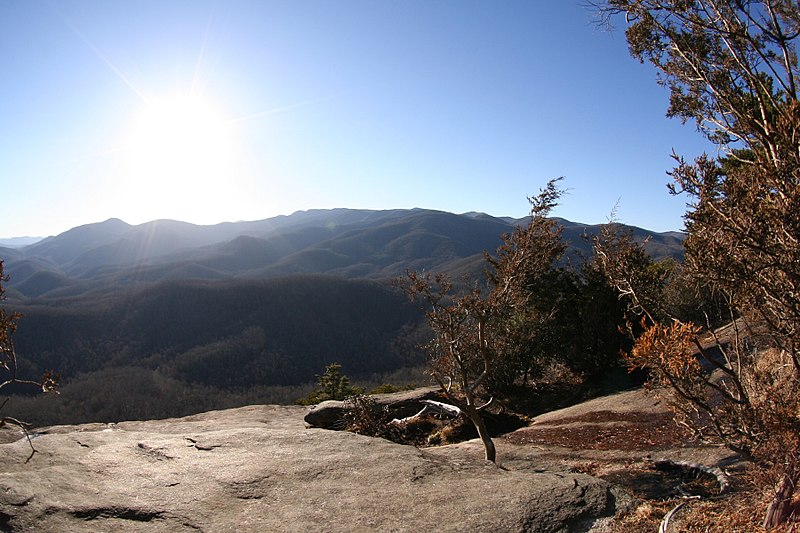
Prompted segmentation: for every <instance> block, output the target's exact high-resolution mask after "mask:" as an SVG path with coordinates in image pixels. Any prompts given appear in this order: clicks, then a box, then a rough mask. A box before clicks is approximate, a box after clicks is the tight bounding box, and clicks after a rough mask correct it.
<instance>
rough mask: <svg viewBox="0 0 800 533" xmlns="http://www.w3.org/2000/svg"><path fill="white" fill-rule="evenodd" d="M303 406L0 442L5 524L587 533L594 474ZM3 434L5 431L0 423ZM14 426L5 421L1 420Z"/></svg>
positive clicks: (608, 500) (602, 490) (599, 490)
mask: <svg viewBox="0 0 800 533" xmlns="http://www.w3.org/2000/svg"><path fill="white" fill-rule="evenodd" d="M305 412H306V410H305V409H304V408H301V407H295V406H251V407H243V408H239V409H232V410H226V411H216V412H209V413H204V414H200V415H195V416H190V417H186V418H180V419H172V420H159V421H147V422H123V423H119V424H108V425H107V424H90V425H81V426H59V427H52V428H47V429H45V430H42V431H41V432H39V433H36V434H35V435H34V439H33V444H34V445H35V447H36V449H37V453H36V454H35V456H34V457H33V458H32V459H31V460H30V461H29V462H28V463H27V464H26V463H25V458H26V457H27V456H28V454H29V447H28V444H27V442H26V441H25V440H24V439H20V440H16V441H15V442H11V443H8V444H2V445H0V461H2V465H3V468H2V472H0V529H4V530H8V531H37V532H38V531H42V532H48V531H49V532H56V531H57V532H63V531H73V532H80V531H147V532H153V531H169V532H170V533H180V532H183V531H187V532H189V531H192V532H197V531H206V532H217V531H237V532H238V531H243V532H247V531H253V532H256V531H259V532H261V531H331V532H336V531H342V532H344V531H347V532H350V531H434V530H437V531H536V532H548V531H552V532H556V531H565V532H566V531H586V530H588V528H589V527H590V526H591V524H593V523H594V521H595V520H596V519H597V518H598V517H602V516H607V515H609V514H613V512H614V509H613V507H614V503H613V497H612V496H611V493H610V491H609V486H608V485H607V484H606V483H605V482H604V481H602V480H599V479H596V478H593V477H590V476H587V475H584V474H575V473H569V472H566V471H546V470H535V469H534V468H532V467H531V465H527V466H526V465H524V464H523V462H521V461H515V462H514V463H513V465H510V466H511V467H510V468H509V469H508V470H504V469H501V468H498V467H496V466H495V465H493V464H490V463H485V462H483V461H482V460H481V459H480V456H481V451H480V448H479V446H470V445H469V444H468V443H467V444H465V445H461V446H454V447H445V448H441V449H437V450H421V449H417V448H413V447H410V446H403V445H399V444H394V443H391V442H388V441H385V440H382V439H375V438H369V437H364V436H361V435H356V434H352V433H348V432H338V431H328V430H323V429H306V428H305V427H304V423H303V415H304V414H305ZM4 431H5V430H4ZM8 431H10V430H8Z"/></svg>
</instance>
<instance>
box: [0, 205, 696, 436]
mask: <svg viewBox="0 0 800 533" xmlns="http://www.w3.org/2000/svg"><path fill="white" fill-rule="evenodd" d="M525 222H526V219H523V220H513V219H503V218H495V217H491V216H488V215H484V214H480V213H469V214H465V215H455V214H451V213H444V212H439V211H429V210H422V209H412V210H393V211H367V210H349V209H336V210H319V211H307V212H298V213H295V214H294V215H291V216H288V217H276V218H273V219H268V220H263V221H256V222H238V223H227V224H219V225H216V226H195V225H192V224H186V223H182V222H176V221H154V222H150V223H147V224H142V225H139V226H131V225H129V224H126V223H125V222H122V221H121V220H116V219H111V220H107V221H105V222H101V223H97V224H89V225H86V226H81V227H78V228H74V229H72V230H70V231H67V232H65V233H63V234H61V235H58V236H55V237H50V238H48V239H44V240H42V241H40V242H38V243H36V244H33V245H31V246H28V247H23V248H18V249H0V259H4V260H5V266H6V272H7V273H8V274H9V275H10V280H9V282H8V284H7V287H8V293H7V295H8V297H9V299H8V302H7V303H8V304H9V305H10V306H13V308H14V309H17V310H19V311H21V312H22V313H24V315H25V316H24V318H22V319H21V320H20V321H19V329H18V330H17V332H16V334H15V341H16V345H17V350H18V353H19V364H20V368H19V370H20V374H21V375H27V376H38V375H41V373H42V372H44V371H47V370H53V371H55V372H58V373H60V374H61V377H62V387H61V390H62V393H61V395H60V396H46V397H23V398H17V397H15V398H14V399H13V400H12V404H11V405H10V406H9V407H10V408H11V409H13V411H14V413H15V414H18V415H19V416H21V417H22V418H24V419H25V420H28V421H30V422H32V423H34V424H44V423H63V422H81V421H90V420H120V419H126V418H153V417H161V416H177V415H182V414H188V413H191V412H196V411H199V410H203V409H212V408H217V407H223V406H230V405H237V404H242V403H247V402H254V401H262V402H263V401H269V402H275V403H280V402H292V401H294V400H296V399H297V398H300V397H301V396H304V395H305V394H307V393H308V391H309V389H310V387H311V384H313V382H314V376H315V375H316V374H319V373H321V372H322V371H323V370H324V368H325V366H326V365H328V364H330V363H333V362H339V363H341V364H342V365H343V369H344V371H345V372H346V373H347V374H348V375H349V376H351V377H352V378H354V379H355V380H372V381H375V382H376V383H377V382H379V381H383V380H392V379H393V380H394V381H397V382H407V381H413V379H420V380H424V379H425V378H424V377H422V376H421V374H420V373H419V371H417V373H416V374H414V373H413V372H414V371H413V370H409V369H414V368H416V369H419V368H421V366H422V365H423V364H424V363H425V361H426V359H425V356H424V355H423V354H422V351H421V348H420V347H421V345H422V344H424V342H425V341H426V340H427V339H428V335H429V333H428V330H427V329H426V326H425V324H424V320H423V313H422V310H421V309H420V308H419V307H418V306H417V305H415V304H411V303H409V302H408V300H407V298H406V296H405V295H403V294H402V293H401V292H400V291H399V290H398V289H396V288H393V287H392V283H391V282H392V280H394V279H396V278H397V277H398V276H401V275H403V274H404V272H405V271H406V270H407V269H412V270H417V271H420V272H447V273H449V274H450V275H451V276H453V277H454V279H461V277H462V276H466V279H469V280H477V279H480V278H481V277H482V276H483V270H484V268H486V263H485V260H484V255H483V254H484V251H487V250H488V251H493V250H495V249H496V248H497V246H498V245H499V244H500V243H501V242H502V240H501V237H502V235H503V234H505V233H509V232H511V231H512V230H513V229H514V228H515V227H516V225H518V224H524V223H525ZM557 222H558V224H559V225H560V226H561V227H562V228H563V237H564V240H565V242H566V243H567V244H568V247H569V249H568V252H567V253H566V254H565V256H564V257H565V264H570V265H572V267H576V268H577V267H578V266H579V264H580V262H581V261H582V260H583V258H586V257H589V256H590V254H591V250H590V245H589V242H588V240H587V239H586V238H585V236H586V235H591V234H593V233H596V231H597V227H594V226H586V225H583V224H576V223H572V222H569V221H566V220H561V219H558V220H557ZM634 235H635V236H636V237H637V239H639V240H644V239H646V238H649V242H648V244H647V246H649V247H650V248H649V249H650V250H651V251H652V253H653V254H654V255H656V256H659V257H675V256H679V255H680V251H681V247H680V243H681V235H680V234H654V233H651V232H647V231H645V230H639V229H634ZM572 296H573V297H574V295H572ZM564 297H566V296H564ZM581 305H583V304H581ZM573 307H574V310H577V309H578V308H579V307H580V305H578V304H575V305H574V306H573ZM396 372H400V373H401V374H402V375H401V376H395V377H394V378H389V377H385V376H388V375H389V374H391V373H396ZM412 376H416V378H412Z"/></svg>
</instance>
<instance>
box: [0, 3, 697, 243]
mask: <svg viewBox="0 0 800 533" xmlns="http://www.w3.org/2000/svg"><path fill="white" fill-rule="evenodd" d="M582 3H583V2H582V0H577V1H572V0H538V1H533V0H506V1H502V2H497V1H489V0H484V1H468V0H452V1H450V0H406V1H388V0H385V1H384V0H364V1H355V0H325V1H323V0H315V1H312V0H280V1H277V0H259V1H239V0H226V1H217V2H210V1H201V0H192V1H186V2H178V1H166V0H161V1H156V2H147V1H141V0H137V1H128V2H122V1H114V2H101V1H66V0H59V1H58V2H43V1H39V0H6V1H4V2H2V3H0V185H2V196H1V197H2V199H3V202H2V218H0V237H12V236H23V235H40V236H45V235H51V234H56V233H59V232H62V231H64V230H66V229H69V228H71V227H74V226H77V225H81V224H86V223H90V222H97V221H101V220H105V219H107V218H110V217H118V218H122V219H123V220H125V221H126V222H129V223H133V224H136V223H141V222H145V221H148V220H152V219H156V218H173V219H179V220H186V221H189V222H194V223H199V224H211V223H216V222H221V221H228V220H256V219H262V218H267V217H270V216H275V215H279V214H289V213H291V212H293V211H295V210H299V209H312V208H332V207H351V208H369V209H388V208H410V207H424V208H431V209H440V210H446V211H452V212H466V211H483V212H487V213H489V214H492V215H498V216H505V215H508V216H515V217H516V216H523V215H525V214H527V211H528V204H527V201H526V197H527V196H530V195H533V194H536V192H537V191H538V189H539V187H541V186H542V185H543V184H544V183H545V182H546V181H547V180H548V179H549V178H552V177H557V176H561V175H563V176H566V181H565V186H566V187H568V188H569V189H571V190H570V193H569V195H568V196H566V197H564V199H563V202H562V205H561V206H560V207H559V208H558V210H557V211H556V212H555V214H556V215H558V216H563V217H565V218H568V219H570V220H574V221H577V222H586V223H599V222H604V221H606V219H607V216H608V214H609V213H610V211H611V209H612V208H613V206H614V204H615V203H616V202H617V200H618V199H619V202H620V203H619V209H618V215H619V218H620V219H621V221H623V222H626V223H630V224H635V225H639V226H644V227H647V228H651V229H655V230H660V231H666V230H672V229H680V228H681V227H682V220H681V215H682V213H683V211H684V199H682V198H672V197H670V196H669V195H668V193H667V191H666V188H665V183H667V181H668V177H667V176H666V175H665V172H666V171H667V170H668V169H669V168H671V166H672V162H671V159H670V153H671V151H672V149H675V150H676V151H677V152H679V153H682V154H685V155H687V156H691V157H693V156H695V155H697V154H699V153H700V152H701V151H702V150H704V149H709V147H708V145H707V144H706V143H705V142H704V141H703V139H702V137H701V136H700V135H699V134H698V133H697V132H696V131H695V129H694V126H693V125H691V124H689V125H685V126H684V125H681V124H680V122H679V121H675V120H669V119H667V118H665V117H664V113H665V110H666V105H667V93H666V91H665V90H664V89H662V88H661V87H659V86H657V85H656V83H655V72H654V70H653V69H652V68H650V67H649V66H646V65H640V64H639V63H638V62H637V61H635V60H633V59H631V58H630V56H629V55H628V52H627V46H626V43H625V39H624V34H623V32H622V29H621V28H620V29H619V30H618V31H616V32H615V33H612V34H609V33H606V32H603V31H599V30H598V29H597V28H596V27H595V26H594V25H593V22H592V14H591V12H590V11H588V10H587V9H586V8H585V7H582V5H581V4H582Z"/></svg>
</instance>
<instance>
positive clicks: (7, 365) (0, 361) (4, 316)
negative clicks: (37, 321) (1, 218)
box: [0, 261, 58, 462]
mask: <svg viewBox="0 0 800 533" xmlns="http://www.w3.org/2000/svg"><path fill="white" fill-rule="evenodd" d="M3 268H4V266H3V261H0V301H3V300H5V287H4V286H3V284H4V283H7V282H8V276H6V275H5V274H4V270H3ZM20 317H22V315H21V314H20V313H18V312H16V311H11V312H8V311H6V309H5V308H4V307H0V371H3V372H5V374H6V376H5V379H4V380H3V381H0V391H3V389H7V388H10V387H12V386H14V385H31V386H34V387H38V388H39V389H41V390H42V391H43V392H51V391H54V390H55V389H56V386H57V383H58V376H56V375H55V374H53V373H52V372H46V373H45V374H44V375H43V376H42V379H41V380H40V381H32V380H27V379H20V378H19V377H18V376H17V352H16V349H15V347H14V338H13V335H14V332H15V331H16V329H17V320H18V319H19V318H20ZM8 400H9V398H8V397H7V398H6V399H5V400H3V402H2V403H0V410H2V409H3V408H4V407H5V406H6V404H7V403H8ZM8 425H13V426H17V427H18V428H20V429H21V430H22V432H23V433H24V434H25V437H26V438H27V439H28V444H30V445H31V454H30V455H29V456H28V459H27V460H26V461H25V462H28V461H30V459H31V458H32V457H33V455H34V454H35V453H36V449H35V448H34V447H33V444H31V441H30V436H29V435H28V430H27V425H26V424H25V423H24V422H22V421H20V420H18V419H16V418H14V417H11V416H3V417H0V428H2V427H5V426H8Z"/></svg>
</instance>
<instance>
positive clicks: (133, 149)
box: [123, 97, 235, 222]
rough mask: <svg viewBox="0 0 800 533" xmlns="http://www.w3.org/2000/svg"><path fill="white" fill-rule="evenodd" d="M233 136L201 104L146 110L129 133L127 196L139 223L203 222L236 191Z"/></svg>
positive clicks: (169, 103) (184, 101) (176, 101)
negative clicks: (168, 220) (228, 193)
mask: <svg viewBox="0 0 800 533" xmlns="http://www.w3.org/2000/svg"><path fill="white" fill-rule="evenodd" d="M232 134H233V132H232V131H231V125H230V123H229V121H227V120H226V119H225V117H224V116H223V115H222V114H221V113H219V112H217V111H216V110H215V109H214V108H213V107H211V106H210V105H208V104H207V103H204V102H203V101H202V100H200V99H196V98H191V97H184V98H180V97H179V98H171V99H165V100H157V101H151V102H148V103H147V104H145V105H144V106H143V107H142V109H141V110H140V112H139V114H138V116H137V117H136V119H135V121H134V124H133V127H132V130H131V133H130V138H129V142H128V146H127V150H126V152H127V164H126V167H127V169H126V170H127V174H128V179H127V180H126V181H125V184H124V189H125V190H124V191H123V194H126V195H127V198H128V200H129V201H130V202H134V203H136V209H137V213H139V218H142V219H153V218H164V217H168V218H181V219H183V220H189V221H198V222H205V221H202V220H198V218H199V217H202V214H203V213H206V214H207V213H208V211H209V210H212V209H213V208H214V206H215V203H216V205H219V201H220V200H221V196H220V191H221V190H224V189H226V188H230V187H232V186H233V183H232V180H233V179H235V169H234V167H235V161H234V159H235V157H234V142H233V138H232ZM223 196H224V195H223Z"/></svg>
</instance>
